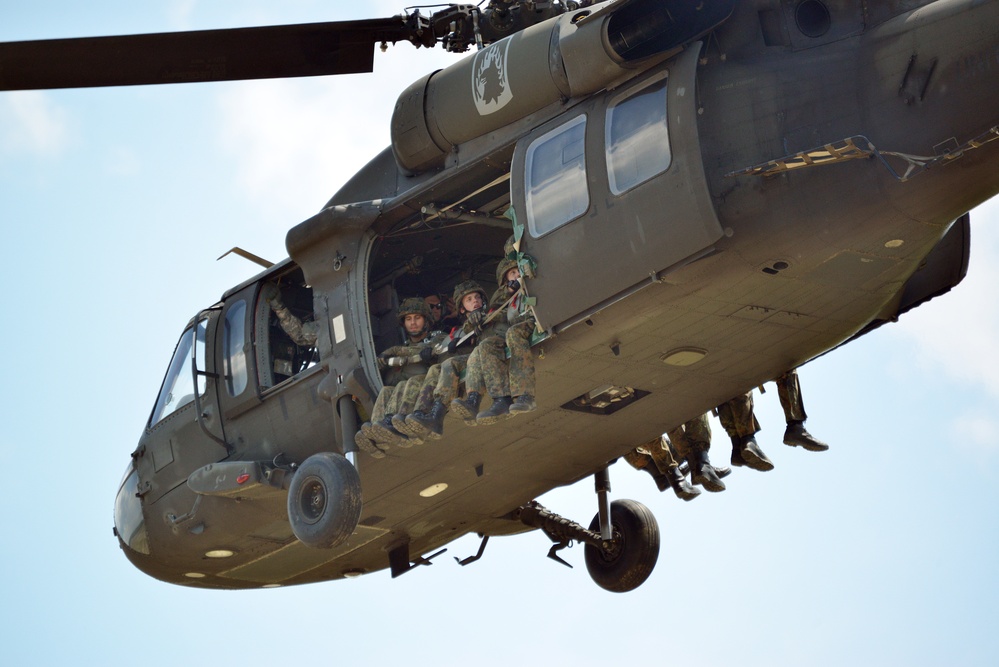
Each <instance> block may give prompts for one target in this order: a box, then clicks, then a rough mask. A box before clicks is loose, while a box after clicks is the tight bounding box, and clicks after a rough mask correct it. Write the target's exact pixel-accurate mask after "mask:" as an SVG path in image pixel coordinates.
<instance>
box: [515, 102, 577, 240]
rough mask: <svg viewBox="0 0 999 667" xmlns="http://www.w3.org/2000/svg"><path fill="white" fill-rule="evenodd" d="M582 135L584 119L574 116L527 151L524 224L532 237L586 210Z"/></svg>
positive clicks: (541, 137) (555, 227)
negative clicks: (525, 217)
mask: <svg viewBox="0 0 999 667" xmlns="http://www.w3.org/2000/svg"><path fill="white" fill-rule="evenodd" d="M585 135H586V116H577V117H576V118H574V119H572V120H570V121H569V122H568V123H565V124H564V125H562V126H560V127H557V128H555V129H554V130H552V131H551V132H548V133H546V134H544V135H542V136H540V137H538V138H537V139H535V140H534V141H533V142H532V143H531V145H530V146H528V148H527V156H526V158H527V164H526V174H525V177H526V191H527V223H528V226H529V227H530V230H531V235H532V236H534V237H535V238H537V237H540V236H543V235H545V234H547V233H548V232H550V231H552V230H554V229H557V228H558V227H560V226H562V225H564V224H566V223H567V222H569V221H571V220H575V219H576V218H578V217H580V216H581V215H583V214H584V213H586V211H587V209H589V207H590V195H589V192H588V190H587V187H586V154H585V151H584V146H585V141H584V139H585Z"/></svg>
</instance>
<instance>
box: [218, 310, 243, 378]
mask: <svg viewBox="0 0 999 667" xmlns="http://www.w3.org/2000/svg"><path fill="white" fill-rule="evenodd" d="M223 327H224V329H223V334H222V336H223V343H222V344H223V348H224V353H225V354H224V357H223V365H224V369H225V386H226V390H227V391H228V392H229V395H230V396H239V395H240V394H242V393H243V391H244V390H245V389H246V385H247V384H248V382H247V380H248V376H247V370H246V367H247V363H246V301H243V300H240V301H237V302H236V303H234V304H233V305H231V306H230V307H229V311H228V312H227V313H226V316H225V323H224V325H223Z"/></svg>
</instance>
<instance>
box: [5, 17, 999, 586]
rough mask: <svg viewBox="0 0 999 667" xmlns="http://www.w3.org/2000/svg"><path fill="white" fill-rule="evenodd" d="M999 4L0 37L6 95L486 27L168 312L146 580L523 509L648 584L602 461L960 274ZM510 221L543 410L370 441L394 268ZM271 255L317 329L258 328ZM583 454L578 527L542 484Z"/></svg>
mask: <svg viewBox="0 0 999 667" xmlns="http://www.w3.org/2000/svg"><path fill="white" fill-rule="evenodd" d="M996 26H999V2H997V1H995V0H992V1H984V2H983V1H981V0H935V1H932V2H928V1H925V0H924V1H919V0H889V1H885V2H878V3H873V2H867V1H864V0H838V1H834V0H752V1H747V2H741V3H736V2H734V1H731V0H730V1H715V2H711V1H707V0H706V1H705V2H701V3H690V2H674V1H669V0H658V1H653V0H617V1H614V2H605V3H590V2H578V3H576V2H503V1H500V0H494V1H493V2H490V3H488V4H487V5H485V6H484V7H476V6H472V5H450V6H447V7H446V8H444V9H442V10H441V11H438V12H436V13H434V14H431V15H430V16H423V15H422V14H420V13H419V12H417V11H414V12H411V13H408V14H405V15H402V16H398V17H394V18H390V19H379V20H372V21H351V22H340V23H325V24H310V25H301V26H277V27H270V28H250V29H241V30H217V31H202V32H193V33H175V34H161V35H137V36H128V37H106V38H91V39H79V40H49V41H37V42H16V43H7V44H2V45H0V89H3V90H14V89H38V88H60V87H81V86H116V85H132V84H146V83H181V82H188V81H217V80H232V79H246V78H267V77H285V76H313V75H323V74H340V73H348V72H364V71H370V70H371V68H372V65H373V57H374V53H375V49H376V47H378V46H380V45H386V44H388V43H390V42H391V43H395V42H399V41H409V42H411V43H412V44H414V45H416V46H423V47H431V46H434V45H436V44H438V43H440V45H441V46H442V47H443V48H445V49H447V50H449V51H454V52H459V53H460V52H464V51H473V53H471V54H470V55H469V56H467V57H466V58H465V59H463V60H461V61H459V62H457V63H456V64H454V65H452V66H451V67H448V68H446V69H443V70H441V71H438V72H434V73H432V74H428V75H426V76H424V77H422V78H420V79H418V80H417V81H415V82H414V83H413V84H412V85H411V86H410V87H409V88H408V89H406V90H405V91H403V92H402V93H401V95H400V96H399V98H398V100H397V102H396V108H395V114H394V117H393V121H392V145H391V146H390V147H389V148H387V149H386V150H385V151H383V152H382V153H381V154H379V155H378V156H376V157H375V158H374V159H372V160H371V162H370V163H369V164H368V165H367V166H366V167H365V168H364V169H362V170H361V171H360V172H359V173H358V174H357V175H356V176H355V177H353V178H352V179H351V180H350V181H349V182H348V183H346V184H345V185H344V186H343V187H342V188H341V189H340V191H339V192H337V193H336V194H335V195H334V196H333V197H332V198H331V199H330V201H329V202H328V203H327V205H326V206H325V207H323V209H322V210H321V211H320V212H319V213H317V214H316V215H315V216H313V217H312V218H310V219H309V220H306V221H304V222H302V223H301V224H299V225H297V226H296V227H294V228H292V229H291V230H290V231H289V233H288V236H287V249H288V253H289V255H290V257H289V259H287V260H285V261H283V262H280V263H278V264H275V265H272V266H268V267H266V269H265V270H264V271H263V272H261V273H260V274H258V275H257V276H255V277H254V278H252V279H250V280H248V281H246V282H244V283H243V284H241V285H238V286H236V287H234V288H232V289H231V290H229V291H227V292H226V293H225V294H224V295H223V296H222V298H221V300H220V301H219V302H218V303H217V304H214V305H212V306H211V307H209V308H206V309H205V310H203V311H202V312H200V313H199V314H198V316H196V317H195V318H193V319H192V321H191V322H190V323H189V325H188V326H187V328H186V329H185V330H184V333H183V334H182V336H181V339H180V342H179V343H178V346H177V349H176V351H175V354H174V357H173V360H172V361H171V364H170V367H169V369H168V371H167V375H166V378H165V380H164V383H163V387H162V389H161V391H160V395H159V396H158V398H157V400H156V403H155V406H154V409H153V412H152V414H151V415H150V419H149V422H148V424H147V427H146V430H145V432H144V434H143V436H142V438H141V439H140V442H139V445H138V447H137V448H136V450H135V451H134V452H133V455H132V460H131V461H130V463H129V465H128V468H127V469H126V473H125V477H124V479H123V482H122V485H121V488H120V490H119V493H118V498H117V502H116V508H115V526H116V534H117V536H118V539H119V541H120V544H121V547H122V549H123V550H124V552H125V553H126V555H127V556H128V558H129V559H130V560H131V561H132V562H133V563H134V564H135V565H136V566H137V567H139V568H140V569H141V570H143V571H144V572H147V573H148V574H150V575H152V576H154V577H157V578H159V579H162V580H164V581H169V582H173V583H179V584H185V585H193V586H200V587H206V588H254V587H262V586H272V585H290V584H299V583H309V582H316V581H324V580H331V579H338V578H343V577H350V576H357V575H361V574H365V573H368V572H373V571H377V570H380V569H384V568H390V569H391V572H392V574H393V576H398V575H400V574H402V573H404V572H407V571H408V570H410V569H412V568H413V567H415V566H416V565H418V564H424V563H427V562H430V559H431V558H433V557H434V556H435V555H437V554H436V553H433V552H437V550H438V549H439V548H440V547H442V546H443V545H444V544H446V543H448V542H450V541H452V540H454V539H456V538H458V537H460V536H462V535H465V534H468V533H478V534H480V535H482V536H483V543H482V547H483V548H484V547H485V540H486V539H487V538H488V537H490V536H499V535H509V534H515V533H519V532H524V531H528V530H533V529H541V530H542V531H544V532H545V533H546V534H547V535H548V536H549V537H550V538H551V539H552V541H553V542H554V543H555V544H554V547H553V551H552V552H550V554H551V555H554V554H555V550H556V549H557V548H559V547H561V546H564V545H566V544H568V543H569V542H570V541H580V542H583V543H585V544H586V552H587V558H586V561H587V566H588V569H589V570H590V573H591V575H592V576H593V578H594V580H595V581H596V582H597V583H598V584H599V585H601V586H603V587H605V588H607V589H609V590H615V591H626V590H631V589H633V588H635V587H637V586H639V585H640V584H641V583H642V582H643V581H644V580H645V578H646V577H647V576H648V575H649V573H651V571H652V568H653V567H654V565H655V562H656V558H657V555H658V544H659V543H658V528H657V526H656V523H655V520H654V518H653V517H652V515H651V513H650V512H649V511H648V510H647V509H646V508H645V507H644V506H642V505H640V504H638V503H634V502H632V501H617V502H614V503H611V502H610V499H609V483H608V474H607V468H608V466H609V464H610V463H612V462H613V461H614V460H615V459H617V458H618V457H620V456H621V455H623V454H624V453H626V452H628V451H630V450H631V449H633V448H634V447H635V446H636V445H639V444H642V443H645V442H648V441H650V440H652V439H654V438H656V437H658V435H659V434H660V433H663V432H665V431H666V430H668V429H670V428H672V427H674V426H676V425H677V424H680V423H682V422H684V421H685V420H687V419H689V418H691V417H693V416H695V415H698V414H701V413H703V412H705V411H706V410H708V409H710V408H711V407H712V406H715V405H718V404H720V403H722V402H724V401H725V400H726V399H728V398H730V397H732V396H735V395H738V394H740V393H742V392H744V391H746V390H747V389H749V388H751V387H753V386H756V385H758V384H761V383H762V382H765V381H767V380H769V379H772V378H774V377H776V376H778V375H780V374H781V373H783V372H784V371H786V370H787V369H790V368H794V367H796V366H798V365H800V364H802V363H804V362H806V361H808V360H809V359H812V358H814V357H815V356H817V355H820V354H823V353H825V352H827V351H829V350H832V349H834V348H836V347H837V346H839V345H842V344H844V343H845V342H848V341H850V340H851V339H853V338H855V337H857V336H859V335H862V334H864V333H866V332H867V331H870V330H872V329H874V328H876V327H878V326H880V325H882V324H884V323H886V322H890V321H892V320H894V319H896V318H897V317H898V316H899V314H901V313H903V312H905V311H907V310H910V309H912V308H914V307H916V306H918V305H919V304H921V303H923V302H925V301H926V300H928V299H930V298H932V297H934V296H937V295H939V294H942V293H944V292H946V291H948V290H949V289H950V288H952V287H953V286H954V285H956V284H957V283H958V282H960V280H961V279H962V278H963V276H964V274H965V271H966V268H967V256H968V248H969V244H970V236H969V220H968V216H967V215H966V212H967V211H969V210H970V209H972V208H973V207H975V206H976V205H978V204H979V203H981V202H983V201H985V200H987V199H989V198H990V197H992V196H993V195H994V194H995V193H996V192H997V191H999V174H997V170H996V169H995V168H994V165H993V164H992V163H991V160H990V158H992V157H993V153H994V151H995V147H996V144H993V145H991V146H990V145H988V144H990V142H992V141H993V140H994V139H996V138H999V117H997V116H999V113H997V109H999V105H997V97H999V87H997V86H995V85H993V84H994V79H995V72H996V70H997V68H999V29H997V27H996ZM511 211H512V214H508V212H511ZM510 217H512V218H514V219H515V220H516V221H518V223H520V224H522V225H523V237H522V238H521V250H523V251H524V252H527V253H529V254H530V255H531V256H532V257H533V258H534V259H535V260H536V261H537V267H538V270H537V274H536V276H534V277H533V278H531V279H529V281H527V282H528V288H529V290H530V294H531V296H532V297H533V298H534V299H535V300H536V305H535V311H536V315H537V319H538V322H539V324H540V325H541V326H540V329H541V335H540V336H538V338H539V340H538V341H537V343H536V346H535V349H536V357H537V358H536V364H537V370H538V403H539V408H538V410H536V411H535V412H533V413H530V414H529V415H525V416H521V417H518V418H517V419H513V420H509V421H505V422H503V424H502V425H500V426H495V427H490V428H476V429H472V428H467V427H465V426H463V425H462V424H461V423H460V421H457V420H449V422H448V428H447V432H446V434H445V437H444V439H442V440H440V441H439V442H435V443H431V444H428V445H423V446H420V447H413V448H406V449H402V448H400V449H395V450H391V451H389V452H387V454H386V455H385V456H384V457H383V458H378V459H375V458H370V457H367V456H365V455H364V454H360V453H358V452H357V451H356V446H355V440H354V435H355V432H356V430H357V426H358V422H359V419H361V418H362V417H363V416H365V415H366V414H368V413H369V412H370V410H371V406H372V403H373V401H374V398H375V396H376V395H377V393H378V390H379V389H380V387H381V384H382V381H381V377H380V374H379V371H378V367H377V365H376V362H375V359H376V354H377V352H378V351H379V350H380V349H382V348H384V347H386V346H387V345H390V344H392V343H393V342H396V341H397V338H398V336H399V331H398V328H397V327H396V322H395V315H394V312H395V306H396V305H397V304H398V302H399V300H400V297H403V296H410V295H416V294H426V293H432V292H446V291H447V290H448V289H450V287H452V286H453V285H454V284H455V283H456V282H458V281H459V280H461V279H463V278H467V277H473V278H476V279H479V280H480V282H482V283H483V284H487V283H488V282H490V281H491V280H492V272H493V269H494V267H495V265H496V262H497V261H498V260H499V259H500V257H501V256H502V252H503V250H502V248H503V244H504V241H505V240H506V238H507V237H508V236H509V235H510V234H511V232H512V227H511V223H510V220H509V218H510ZM416 269H419V271H417V270H416ZM274 284H277V285H279V286H280V289H281V291H282V297H283V299H284V300H285V302H286V303H287V305H288V306H289V308H290V309H291V310H292V311H293V312H294V313H295V314H296V315H297V316H299V317H301V318H303V319H307V318H310V317H314V318H315V322H316V323H317V334H318V335H317V340H316V344H315V345H300V344H296V343H295V342H294V341H293V340H291V339H290V338H289V337H288V336H287V334H285V333H284V331H283V330H282V329H281V328H280V327H279V326H278V324H277V322H276V321H275V319H274V316H273V313H272V312H271V308H270V306H269V304H268V302H267V301H266V300H265V299H262V298H261V293H262V290H263V289H264V287H265V286H266V285H274ZM589 477H594V478H595V480H596V491H597V494H596V495H597V510H598V511H597V516H596V517H594V519H593V521H592V522H591V524H590V526H589V528H584V527H583V526H581V525H579V524H577V523H575V522H573V521H571V520H569V519H566V518H562V517H559V516H558V515H556V514H554V513H553V512H550V511H548V510H547V509H545V508H543V507H541V506H539V505H538V504H537V503H536V502H534V499H535V498H537V497H538V496H539V495H541V494H543V493H544V492H545V491H547V490H549V489H552V488H555V487H557V486H562V485H568V484H572V483H575V482H577V481H579V480H582V479H584V478H589ZM437 553H439V552H437ZM427 554H431V555H427ZM481 554H482V549H480V553H479V554H478V555H481Z"/></svg>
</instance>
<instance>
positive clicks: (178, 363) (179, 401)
mask: <svg viewBox="0 0 999 667" xmlns="http://www.w3.org/2000/svg"><path fill="white" fill-rule="evenodd" d="M205 322H206V321H205V320H200V321H199V322H198V324H197V326H196V327H190V328H189V329H187V330H186V331H185V332H184V333H183V334H182V335H181V337H180V342H179V343H177V349H176V350H175V351H174V353H173V359H171V360H170V367H169V368H168V369H167V374H166V378H164V380H163V386H162V387H161V388H160V395H159V397H158V398H157V399H156V407H155V408H154V409H153V415H152V417H151V418H150V420H149V424H150V426H152V425H155V424H156V423H157V422H159V421H160V420H161V419H163V418H164V417H167V416H169V415H171V414H173V412H174V411H176V410H177V409H178V408H181V407H183V406H185V405H187V404H188V403H190V402H191V401H193V400H194V369H193V368H192V366H191V347H192V345H193V346H195V354H196V355H197V367H198V368H204V367H205ZM195 331H197V336H195ZM204 391H205V377H204V376H203V375H198V392H199V393H204Z"/></svg>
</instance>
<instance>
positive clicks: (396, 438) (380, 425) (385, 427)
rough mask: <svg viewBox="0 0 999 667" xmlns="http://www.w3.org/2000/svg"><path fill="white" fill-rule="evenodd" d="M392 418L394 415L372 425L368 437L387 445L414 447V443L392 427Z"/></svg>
mask: <svg viewBox="0 0 999 667" xmlns="http://www.w3.org/2000/svg"><path fill="white" fill-rule="evenodd" d="M392 417H393V415H386V416H385V419H383V420H381V421H380V422H374V423H372V424H371V428H370V429H369V430H368V431H367V433H366V435H368V436H369V437H370V438H371V439H372V440H374V441H375V442H379V443H385V444H387V445H398V446H399V447H410V446H412V445H413V443H412V442H410V441H409V438H407V437H406V436H405V435H403V434H402V433H400V432H399V431H397V430H395V427H394V426H392Z"/></svg>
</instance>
